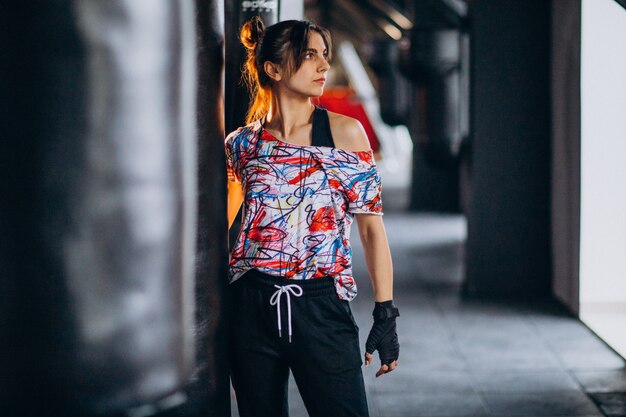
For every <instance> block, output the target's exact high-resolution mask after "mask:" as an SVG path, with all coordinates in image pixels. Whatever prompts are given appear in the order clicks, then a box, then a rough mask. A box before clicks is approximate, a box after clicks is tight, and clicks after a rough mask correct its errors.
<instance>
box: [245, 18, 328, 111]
mask: <svg viewBox="0 0 626 417" xmlns="http://www.w3.org/2000/svg"><path fill="white" fill-rule="evenodd" d="M312 30H313V31H315V32H317V33H319V34H320V35H321V36H322V39H323V40H324V44H325V45H326V48H327V49H328V58H327V59H328V60H330V59H331V57H332V43H331V38H330V32H329V31H328V30H327V29H324V28H322V27H321V26H318V25H316V24H315V23H313V22H310V21H308V20H284V21H282V22H278V23H275V24H273V25H271V26H268V27H267V28H265V25H264V24H263V21H262V20H261V18H260V17H259V16H254V17H253V18H252V19H250V20H248V21H247V22H246V23H244V25H243V26H242V27H241V31H240V33H239V38H240V39H241V43H243V46H245V47H246V49H247V51H248V57H247V59H246V62H245V64H244V68H243V78H244V80H245V82H246V84H247V85H248V88H249V90H250V100H251V101H250V106H249V108H248V112H247V114H246V123H250V122H252V121H254V120H256V119H258V118H261V117H263V116H265V115H266V114H267V112H268V111H269V108H270V102H271V98H272V88H271V87H272V79H271V78H270V77H269V76H268V75H267V74H266V73H265V71H264V70H263V63H264V62H265V61H270V62H273V63H275V64H278V65H282V66H283V67H284V68H285V70H286V72H287V74H286V76H287V77H289V76H291V74H293V73H294V72H296V71H298V69H299V68H300V66H301V65H302V60H303V54H304V50H305V49H306V48H307V46H308V41H309V34H310V32H311V31H312Z"/></svg>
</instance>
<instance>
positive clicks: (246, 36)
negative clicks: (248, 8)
mask: <svg viewBox="0 0 626 417" xmlns="http://www.w3.org/2000/svg"><path fill="white" fill-rule="evenodd" d="M264 33H265V25H264V24H263V21H262V20H261V18H260V17H259V16H253V17H252V18H251V19H250V20H248V21H247V22H246V23H244V24H243V26H242V27H241V32H240V35H239V38H240V39H241V43H242V44H243V46H245V47H246V49H248V50H250V51H254V50H255V49H256V46H257V45H258V44H259V42H261V39H263V34H264Z"/></svg>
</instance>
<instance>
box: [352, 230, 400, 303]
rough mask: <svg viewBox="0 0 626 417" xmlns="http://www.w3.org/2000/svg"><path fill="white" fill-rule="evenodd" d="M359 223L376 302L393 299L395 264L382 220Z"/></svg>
mask: <svg viewBox="0 0 626 417" xmlns="http://www.w3.org/2000/svg"><path fill="white" fill-rule="evenodd" d="M371 220H372V221H361V222H360V223H359V236H360V238H361V243H362V245H363V251H364V253H365V262H366V264H367V269H368V271H369V274H370V278H371V280H372V287H373V289H374V299H375V301H387V300H392V299H393V264H392V260H391V253H390V250H389V243H388V241H387V234H386V232H385V227H384V225H383V223H382V219H380V218H377V219H371Z"/></svg>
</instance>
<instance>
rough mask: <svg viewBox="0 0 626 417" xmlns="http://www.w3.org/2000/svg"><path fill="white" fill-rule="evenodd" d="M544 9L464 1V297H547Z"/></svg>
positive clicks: (540, 4) (497, 0)
mask: <svg viewBox="0 0 626 417" xmlns="http://www.w3.org/2000/svg"><path fill="white" fill-rule="evenodd" d="M550 6H551V5H550V2H544V1H540V0H533V1H523V2H521V1H517V0H477V1H475V2H473V3H472V11H471V19H472V34H471V35H472V47H471V50H472V52H473V56H472V57H473V59H472V63H473V67H472V70H471V74H472V76H471V77H472V84H471V87H472V92H473V100H472V113H471V115H472V117H471V121H472V132H473V141H472V156H471V157H472V173H471V178H472V193H471V197H470V199H471V201H470V202H469V212H468V214H467V219H468V240H467V253H466V280H465V282H464V292H465V294H467V295H477V296H499V297H537V296H545V295H548V294H550V288H551V276H552V274H551V259H552V258H551V250H550V162H551V146H550Z"/></svg>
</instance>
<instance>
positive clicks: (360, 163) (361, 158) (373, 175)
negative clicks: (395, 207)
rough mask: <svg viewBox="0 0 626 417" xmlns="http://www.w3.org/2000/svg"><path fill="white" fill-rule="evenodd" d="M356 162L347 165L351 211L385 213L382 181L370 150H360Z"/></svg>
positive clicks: (348, 209) (346, 179) (347, 193)
mask: <svg viewBox="0 0 626 417" xmlns="http://www.w3.org/2000/svg"><path fill="white" fill-rule="evenodd" d="M356 154H357V156H358V159H357V162H356V164H352V165H351V166H349V167H346V168H347V169H346V172H345V174H347V175H346V178H345V181H346V183H345V184H344V187H345V188H344V189H345V192H346V197H347V200H348V208H347V211H348V212H349V213H370V214H378V215H382V214H383V203H382V199H381V193H382V183H381V180H380V175H379V173H378V169H377V167H376V163H375V162H374V157H373V155H372V153H371V151H370V152H358V153H356Z"/></svg>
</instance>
